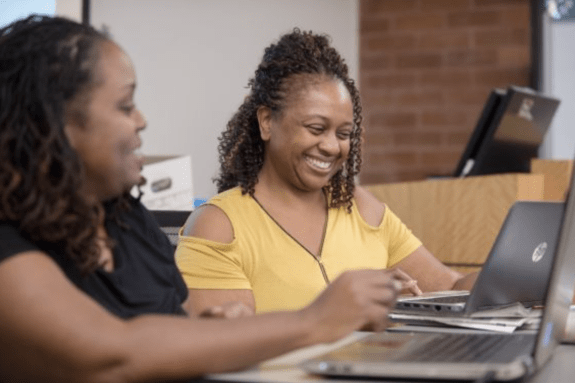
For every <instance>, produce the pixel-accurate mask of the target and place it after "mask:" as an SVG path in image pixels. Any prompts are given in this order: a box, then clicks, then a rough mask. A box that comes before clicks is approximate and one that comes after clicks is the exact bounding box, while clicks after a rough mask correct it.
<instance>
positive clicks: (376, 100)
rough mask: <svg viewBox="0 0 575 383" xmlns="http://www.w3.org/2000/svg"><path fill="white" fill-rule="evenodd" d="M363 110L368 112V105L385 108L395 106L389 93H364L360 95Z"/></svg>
mask: <svg viewBox="0 0 575 383" xmlns="http://www.w3.org/2000/svg"><path fill="white" fill-rule="evenodd" d="M361 99H362V102H363V109H364V111H365V110H368V109H369V108H368V105H377V106H379V107H386V106H388V105H392V104H395V98H394V97H393V96H392V95H391V94H389V92H377V91H373V90H372V91H369V92H368V91H365V92H362V93H361Z"/></svg>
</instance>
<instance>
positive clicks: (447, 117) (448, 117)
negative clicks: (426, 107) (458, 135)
mask: <svg viewBox="0 0 575 383" xmlns="http://www.w3.org/2000/svg"><path fill="white" fill-rule="evenodd" d="M421 122H422V124H423V125H424V126H444V125H460V124H465V123H466V122H467V115H466V114H465V113H462V112H450V111H446V112H435V111H434V112H423V113H422V115H421Z"/></svg>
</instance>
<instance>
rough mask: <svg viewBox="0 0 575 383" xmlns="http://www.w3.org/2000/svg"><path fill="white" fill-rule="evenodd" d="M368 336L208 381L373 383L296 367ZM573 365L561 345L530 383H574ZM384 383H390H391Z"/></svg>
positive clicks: (573, 354)
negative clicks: (311, 371)
mask: <svg viewBox="0 0 575 383" xmlns="http://www.w3.org/2000/svg"><path fill="white" fill-rule="evenodd" d="M366 335H368V333H359V332H358V333H354V334H352V335H350V336H348V337H346V338H344V339H342V340H340V341H338V342H335V343H333V344H329V345H317V346H312V347H308V348H304V349H301V350H296V351H293V352H291V353H288V354H285V355H283V356H281V357H278V358H275V359H271V360H269V361H267V362H264V363H262V364H261V365H260V366H258V367H257V368H254V369H250V370H246V371H241V372H236V373H227V374H213V375H209V376H207V377H206V378H207V380H212V381H221V382H268V383H269V382H282V383H283V382H286V383H287V382H290V383H300V382H301V383H308V382H309V383H334V382H337V383H346V382H349V383H352V382H353V383H374V380H348V379H345V380H339V379H338V380H333V379H329V378H322V377H318V376H314V375H309V374H307V373H306V372H304V371H303V370H301V369H299V368H298V367H296V366H297V364H298V363H300V362H302V361H303V360H305V359H308V358H311V357H314V356H316V355H320V354H323V353H325V352H327V351H329V350H332V349H334V348H337V347H340V346H342V345H344V344H347V343H349V342H353V341H355V340H357V339H359V338H361V337H363V336H366ZM574 361H575V345H566V344H565V345H561V346H559V347H558V349H557V350H556V352H555V354H554V355H553V357H552V359H551V360H550V362H549V363H547V365H546V366H545V367H544V368H543V369H541V370H540V371H538V372H537V374H535V375H534V376H532V377H530V378H529V379H528V380H527V382H529V383H543V382H553V383H561V382H573V381H575V362H574ZM384 381H385V382H391V381H390V380H384ZM401 382H402V383H406V381H405V380H401ZM428 382H429V381H428Z"/></svg>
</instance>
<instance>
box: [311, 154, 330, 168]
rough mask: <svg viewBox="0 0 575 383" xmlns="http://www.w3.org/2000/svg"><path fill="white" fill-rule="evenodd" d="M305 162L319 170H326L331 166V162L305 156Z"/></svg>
mask: <svg viewBox="0 0 575 383" xmlns="http://www.w3.org/2000/svg"><path fill="white" fill-rule="evenodd" d="M305 160H306V161H307V162H309V163H310V164H312V165H313V166H315V167H318V168H320V169H328V168H329V167H330V166H331V162H324V161H320V160H317V159H315V158H311V157H307V156H306V157H305Z"/></svg>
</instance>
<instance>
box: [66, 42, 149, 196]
mask: <svg viewBox="0 0 575 383" xmlns="http://www.w3.org/2000/svg"><path fill="white" fill-rule="evenodd" d="M98 49H99V58H98V60H97V63H96V65H95V75H94V77H95V84H94V85H93V87H92V89H91V90H88V91H87V92H88V93H87V94H86V95H82V96H79V97H78V98H77V99H76V100H73V101H72V103H71V104H74V103H81V100H83V99H87V100H88V104H87V105H80V106H79V107H78V108H79V109H81V111H80V113H79V114H80V115H81V116H82V117H81V118H77V117H70V116H69V117H68V119H67V120H68V121H67V123H66V126H65V132H66V136H67V137H68V140H69V141H70V144H71V145H72V147H73V148H74V149H75V150H76V152H77V153H78V155H79V156H80V159H81V160H82V163H83V165H84V169H85V174H86V185H85V186H86V193H87V194H89V195H92V196H95V197H96V198H98V199H99V200H105V199H108V198H112V197H117V196H119V195H121V194H122V193H124V192H126V191H129V190H130V188H131V187H132V186H134V185H136V184H137V183H139V182H140V180H141V177H142V176H141V173H140V172H141V169H142V166H143V163H144V158H143V156H142V155H140V154H138V153H137V152H136V151H137V150H138V149H139V148H140V146H141V144H142V141H141V139H140V136H139V133H140V131H141V130H143V129H144V128H145V126H146V122H145V119H144V117H143V115H142V114H141V113H140V111H139V110H137V109H136V107H135V104H134V91H135V87H136V75H135V72H134V67H133V65H132V63H131V61H130V59H129V57H128V56H127V55H126V54H125V53H124V52H123V51H122V50H121V49H120V48H119V47H118V46H117V45H116V44H114V43H112V42H109V41H106V42H103V43H101V44H100V46H99V48H98ZM73 108H74V106H72V109H73ZM77 114H78V113H76V115H77Z"/></svg>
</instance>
